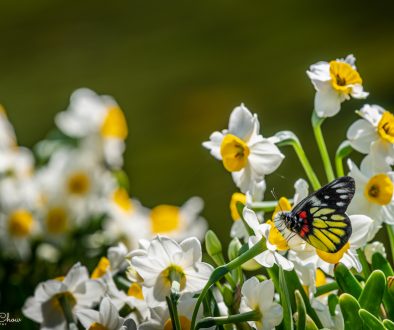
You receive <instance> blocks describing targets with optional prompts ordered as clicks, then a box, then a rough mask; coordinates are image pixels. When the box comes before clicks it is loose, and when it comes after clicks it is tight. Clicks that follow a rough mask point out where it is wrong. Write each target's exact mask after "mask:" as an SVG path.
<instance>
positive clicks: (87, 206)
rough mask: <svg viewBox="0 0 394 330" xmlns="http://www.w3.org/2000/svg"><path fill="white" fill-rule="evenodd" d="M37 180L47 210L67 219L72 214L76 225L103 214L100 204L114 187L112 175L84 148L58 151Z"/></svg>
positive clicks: (102, 205) (42, 169)
mask: <svg viewBox="0 0 394 330" xmlns="http://www.w3.org/2000/svg"><path fill="white" fill-rule="evenodd" d="M37 178H38V181H39V185H40V187H41V194H42V197H43V200H44V203H45V201H48V203H50V204H52V205H50V207H48V208H47V210H50V209H51V208H53V207H57V208H60V209H62V212H65V213H66V215H67V216H68V215H69V214H68V213H71V218H73V219H74V220H75V223H76V225H77V226H80V225H82V224H84V221H86V220H87V218H88V217H92V216H96V215H99V214H102V213H103V211H104V203H103V201H104V200H105V198H107V196H108V195H109V192H110V191H112V190H113V187H114V186H115V180H114V178H113V177H112V175H111V173H110V172H108V171H107V170H105V169H104V168H103V167H102V165H101V164H100V163H99V161H98V159H97V155H96V154H94V152H92V151H91V150H87V149H86V148H79V149H68V148H64V149H60V150H58V151H57V152H56V153H55V154H54V155H53V156H52V157H51V159H50V161H49V163H48V165H47V166H45V167H43V168H41V169H40V171H39V172H38V173H37ZM57 202H60V203H59V205H56V203H57Z"/></svg>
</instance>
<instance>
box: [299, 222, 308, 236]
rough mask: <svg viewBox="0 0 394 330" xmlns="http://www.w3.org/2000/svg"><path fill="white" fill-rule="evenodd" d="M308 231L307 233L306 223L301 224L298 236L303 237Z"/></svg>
mask: <svg viewBox="0 0 394 330" xmlns="http://www.w3.org/2000/svg"><path fill="white" fill-rule="evenodd" d="M308 233H309V227H308V225H303V226H302V227H301V231H300V236H301V237H302V238H304V236H305V235H306V234H308Z"/></svg>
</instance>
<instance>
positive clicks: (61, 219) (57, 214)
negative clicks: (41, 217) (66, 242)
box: [45, 207, 68, 234]
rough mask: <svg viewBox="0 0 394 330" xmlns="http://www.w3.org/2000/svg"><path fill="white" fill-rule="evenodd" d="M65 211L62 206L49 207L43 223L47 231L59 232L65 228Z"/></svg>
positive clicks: (66, 218) (62, 231)
mask: <svg viewBox="0 0 394 330" xmlns="http://www.w3.org/2000/svg"><path fill="white" fill-rule="evenodd" d="M67 220H68V217H67V212H66V210H65V209H64V208H62V207H54V208H51V209H50V210H49V211H48V213H47V216H46V218H45V225H46V228H47V230H48V232H49V233H51V234H60V233H64V232H65V231H66V229H67V222H68V221H67Z"/></svg>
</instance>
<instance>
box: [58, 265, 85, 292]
mask: <svg viewBox="0 0 394 330" xmlns="http://www.w3.org/2000/svg"><path fill="white" fill-rule="evenodd" d="M87 279H89V273H88V270H87V268H86V267H85V266H82V265H81V264H80V263H77V264H75V265H74V266H73V267H72V268H71V269H70V271H69V272H68V273H67V275H66V276H65V278H64V280H63V283H64V284H65V285H66V286H67V287H68V288H69V289H70V290H71V291H73V290H74V288H75V287H76V286H78V285H79V283H81V282H83V281H86V280H87Z"/></svg>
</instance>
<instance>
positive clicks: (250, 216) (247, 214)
mask: <svg viewBox="0 0 394 330" xmlns="http://www.w3.org/2000/svg"><path fill="white" fill-rule="evenodd" d="M242 214H243V217H244V220H245V221H246V223H247V224H248V226H249V227H250V228H252V229H253V231H254V232H257V231H258V228H259V225H260V222H259V220H258V218H257V215H256V213H255V212H254V211H252V210H251V209H249V208H248V207H244V210H243V212H242Z"/></svg>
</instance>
